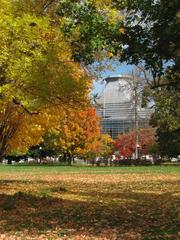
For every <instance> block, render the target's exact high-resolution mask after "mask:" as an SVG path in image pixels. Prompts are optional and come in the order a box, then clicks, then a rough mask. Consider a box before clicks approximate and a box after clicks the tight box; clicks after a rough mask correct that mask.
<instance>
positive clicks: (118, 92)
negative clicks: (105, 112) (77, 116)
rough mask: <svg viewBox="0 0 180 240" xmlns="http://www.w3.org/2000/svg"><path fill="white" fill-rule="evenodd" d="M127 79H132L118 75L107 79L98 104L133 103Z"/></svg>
mask: <svg viewBox="0 0 180 240" xmlns="http://www.w3.org/2000/svg"><path fill="white" fill-rule="evenodd" d="M127 79H128V80H129V79H130V77H128V76H123V75H118V76H110V77H108V78H105V79H104V80H105V81H106V85H105V88H104V89H103V91H102V92H101V94H100V95H99V96H98V98H97V103H99V104H103V103H104V102H106V103H123V102H127V101H131V90H130V88H129V86H128V83H127Z"/></svg>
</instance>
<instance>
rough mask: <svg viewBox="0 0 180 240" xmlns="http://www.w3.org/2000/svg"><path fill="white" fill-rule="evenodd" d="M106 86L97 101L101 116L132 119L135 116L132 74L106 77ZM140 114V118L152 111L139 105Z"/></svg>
mask: <svg viewBox="0 0 180 240" xmlns="http://www.w3.org/2000/svg"><path fill="white" fill-rule="evenodd" d="M104 80H105V81H106V85H105V88H104V89H103V91H102V92H101V93H100V95H99V96H98V98H97V99H96V102H97V105H98V106H97V112H98V113H99V115H100V116H103V118H107V119H132V118H134V103H133V102H134V101H133V97H132V96H133V95H134V93H133V90H132V86H130V84H129V83H130V82H128V80H132V76H128V75H117V76H110V77H108V78H106V79H104ZM137 110H138V115H139V117H140V118H146V117H147V116H148V115H149V113H150V111H149V109H144V108H141V107H140V100H139V106H138V109H137Z"/></svg>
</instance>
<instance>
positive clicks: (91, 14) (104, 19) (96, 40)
mask: <svg viewBox="0 0 180 240" xmlns="http://www.w3.org/2000/svg"><path fill="white" fill-rule="evenodd" d="M109 11H110V12H111V9H106V11H105V10H104V11H103V10H102V11H101V10H100V9H98V8H97V6H96V4H94V2H93V1H83V2H82V1H71V0H64V1H62V3H61V4H60V5H59V10H58V13H59V15H60V16H63V17H64V26H63V27H62V31H63V32H64V33H65V35H66V36H73V38H72V41H71V44H72V48H73V57H74V59H75V60H78V61H82V62H85V63H86V64H89V63H92V62H94V61H95V60H96V59H97V54H98V53H99V52H101V51H102V50H106V51H109V52H111V53H113V54H114V48H113V44H111V36H113V35H115V34H116V35H118V34H119V35H120V34H121V33H120V32H119V26H120V23H121V20H122V19H121V17H120V14H119V13H118V12H117V16H118V17H117V18H116V22H113V21H112V19H111V18H109V17H108V14H107V13H108V12H109ZM119 47H120V46H119Z"/></svg>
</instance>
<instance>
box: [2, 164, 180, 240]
mask: <svg viewBox="0 0 180 240" xmlns="http://www.w3.org/2000/svg"><path fill="white" fill-rule="evenodd" d="M179 171H180V168H179V167H178V166H148V167H91V166H71V167H67V166H43V165H42V166H19V165H14V166H7V165H0V239H7V240H11V239H20V240H25V239H34V240H35V239H41V240H43V239H44V240H45V239H49V240H56V239H64V240H65V239H70V240H71V239H72V240H73V239H74V240H75V239H76V240H78V239H79V240H81V239H86V240H91V239H92V240H93V239H99V240H109V239H112V240H121V239H123V240H131V239H136V240H138V239H139V240H140V239H144V240H145V239H146V240H148V239H162V240H164V239H172V240H175V239H179V238H178V237H179V235H178V230H179V226H178V220H179V219H178V210H179V209H178V207H179V202H180V201H179V200H180V199H179V197H180V188H179V182H180V174H179Z"/></svg>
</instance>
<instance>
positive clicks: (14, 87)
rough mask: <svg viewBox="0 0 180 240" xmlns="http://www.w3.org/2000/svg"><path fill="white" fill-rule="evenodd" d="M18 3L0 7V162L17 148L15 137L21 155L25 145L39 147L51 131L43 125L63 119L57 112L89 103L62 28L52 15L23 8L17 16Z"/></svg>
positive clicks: (84, 80) (84, 82)
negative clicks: (45, 129)
mask: <svg viewBox="0 0 180 240" xmlns="http://www.w3.org/2000/svg"><path fill="white" fill-rule="evenodd" d="M30 2H31V1H30ZM17 3H19V1H15V2H13V1H12V2H11V1H6V0H1V1H0V5H1V9H0V26H1V28H0V53H1V54H0V110H1V111H0V158H1V159H2V156H3V154H4V153H5V152H6V151H10V149H11V147H12V146H15V145H17V144H18V141H14V140H13V139H15V137H16V140H19V141H20V142H19V144H18V146H20V145H21V146H22V148H23V149H25V146H24V145H25V144H23V142H24V143H25V142H26V143H27V146H29V145H31V144H33V145H34V144H35V139H36V140H37V143H38V142H39V141H40V139H41V137H40V135H41V134H40V132H42V133H43V132H44V128H45V127H47V123H46V124H45V125H42V123H43V122H47V121H48V120H50V119H52V118H51V117H49V115H51V114H52V115H53V118H54V119H55V116H56V115H57V117H58V115H59V111H58V110H59V109H58V108H56V110H55V109H54V108H53V107H55V106H62V105H66V106H67V105H69V106H73V105H80V104H82V105H83V102H84V104H86V103H88V102H89V100H88V93H89V89H90V86H91V81H90V79H89V78H88V77H87V75H86V73H85V71H84V69H83V68H82V67H81V66H80V64H79V63H75V62H73V61H72V58H71V48H70V46H69V44H68V43H67V41H66V40H65V38H64V36H63V33H62V32H60V31H59V25H57V23H58V22H56V24H54V21H53V19H51V18H50V16H49V15H47V16H45V15H44V16H42V15H41V14H40V15H39V14H37V12H32V11H28V10H27V8H25V9H26V11H25V10H23V6H25V5H22V6H21V8H22V11H18V9H19V8H16V6H17V5H16V4H17ZM25 3H27V1H25ZM59 24H60V23H59ZM50 109H51V110H50ZM54 110H55V111H57V112H56V114H54ZM60 111H62V109H60ZM36 115H38V117H36ZM50 123H52V121H51V122H50V121H49V124H50ZM38 129H41V130H39V131H38ZM23 131H24V132H23ZM35 131H36V137H35V135H34V133H33V132H35ZM17 134H20V135H18V136H17ZM30 138H31V140H30ZM20 143H21V144H20ZM27 146H26V147H27Z"/></svg>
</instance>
